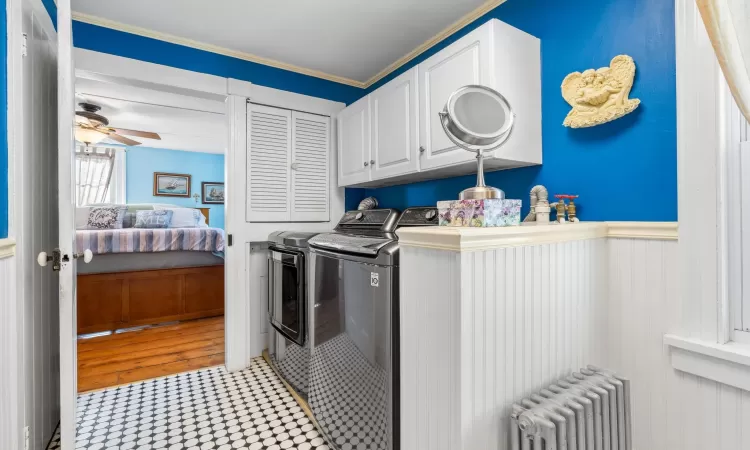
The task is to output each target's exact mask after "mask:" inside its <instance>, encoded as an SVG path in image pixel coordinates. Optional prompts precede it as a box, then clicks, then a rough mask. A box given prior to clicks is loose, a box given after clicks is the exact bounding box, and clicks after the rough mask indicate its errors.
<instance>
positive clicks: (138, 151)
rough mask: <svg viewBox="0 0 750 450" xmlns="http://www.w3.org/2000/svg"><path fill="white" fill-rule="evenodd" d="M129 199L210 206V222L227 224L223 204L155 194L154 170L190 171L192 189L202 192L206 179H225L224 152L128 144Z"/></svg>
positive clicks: (127, 173) (137, 201)
mask: <svg viewBox="0 0 750 450" xmlns="http://www.w3.org/2000/svg"><path fill="white" fill-rule="evenodd" d="M125 162H126V171H125V188H126V189H125V191H126V195H127V202H128V203H169V204H172V205H180V206H185V207H187V208H210V209H211V211H210V212H209V225H210V226H212V227H216V228H222V229H223V228H224V205H213V204H210V205H206V204H203V203H201V201H200V200H199V203H198V204H196V203H195V200H194V199H193V198H192V197H191V198H180V197H156V196H154V172H169V173H184V174H188V175H190V176H191V177H192V178H191V180H190V184H191V190H192V192H191V193H190V194H191V195H192V194H195V193H197V194H198V195H201V183H202V182H204V181H218V182H222V183H223V182H224V155H217V154H215V153H198V152H186V151H182V150H165V149H161V148H149V147H128V153H127V156H126V157H125Z"/></svg>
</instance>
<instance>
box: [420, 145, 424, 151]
mask: <svg viewBox="0 0 750 450" xmlns="http://www.w3.org/2000/svg"><path fill="white" fill-rule="evenodd" d="M419 153H424V147H423V146H421V145H420V146H419Z"/></svg>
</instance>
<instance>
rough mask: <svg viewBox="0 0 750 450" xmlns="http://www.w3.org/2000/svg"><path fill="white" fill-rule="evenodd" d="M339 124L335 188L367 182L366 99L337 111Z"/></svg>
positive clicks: (367, 130) (368, 128)
mask: <svg viewBox="0 0 750 450" xmlns="http://www.w3.org/2000/svg"><path fill="white" fill-rule="evenodd" d="M338 121H339V149H338V152H339V186H350V185H353V184H357V183H364V182H366V181H370V96H369V95H368V96H367V97H364V98H362V99H359V100H357V101H356V102H354V103H352V104H351V105H349V106H348V107H347V108H346V109H345V110H343V111H341V112H340V113H339V116H338Z"/></svg>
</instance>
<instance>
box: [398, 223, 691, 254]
mask: <svg viewBox="0 0 750 450" xmlns="http://www.w3.org/2000/svg"><path fill="white" fill-rule="evenodd" d="M397 234H398V236H399V244H400V245H402V246H404V245H406V246H410V247H422V248H432V249H438V250H448V251H474V250H485V249H490V248H504V247H517V246H521V245H536V244H542V243H553V242H565V241H574V240H580V239H594V238H598V237H609V238H617V239H656V240H664V241H674V240H677V222H580V223H577V224H572V223H567V224H564V225H560V224H557V223H550V224H544V225H543V224H536V223H528V222H524V223H521V225H520V226H517V227H497V228H471V227H463V228H462V227H417V228H402V229H400V230H398V231H397Z"/></svg>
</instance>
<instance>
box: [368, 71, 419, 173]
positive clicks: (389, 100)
mask: <svg viewBox="0 0 750 450" xmlns="http://www.w3.org/2000/svg"><path fill="white" fill-rule="evenodd" d="M418 76H419V69H418V68H416V67H415V68H413V69H412V70H409V71H408V72H405V73H403V74H402V75H400V76H398V77H396V78H395V79H393V80H391V81H390V82H388V83H387V84H386V85H384V86H383V87H381V88H379V89H378V90H376V91H375V92H373V93H372V95H371V96H370V97H371V100H370V104H371V105H372V152H371V155H372V156H371V159H370V166H371V167H372V169H371V170H372V179H373V180H380V179H382V178H389V177H394V176H397V175H404V174H407V173H412V172H416V171H417V169H418V167H417V162H418V160H419V130H418V129H417V123H418V120H417V116H418V114H419V102H418V101H417V100H418V98H417V92H418V90H417V78H418Z"/></svg>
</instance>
